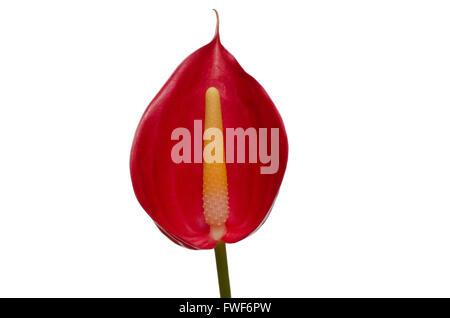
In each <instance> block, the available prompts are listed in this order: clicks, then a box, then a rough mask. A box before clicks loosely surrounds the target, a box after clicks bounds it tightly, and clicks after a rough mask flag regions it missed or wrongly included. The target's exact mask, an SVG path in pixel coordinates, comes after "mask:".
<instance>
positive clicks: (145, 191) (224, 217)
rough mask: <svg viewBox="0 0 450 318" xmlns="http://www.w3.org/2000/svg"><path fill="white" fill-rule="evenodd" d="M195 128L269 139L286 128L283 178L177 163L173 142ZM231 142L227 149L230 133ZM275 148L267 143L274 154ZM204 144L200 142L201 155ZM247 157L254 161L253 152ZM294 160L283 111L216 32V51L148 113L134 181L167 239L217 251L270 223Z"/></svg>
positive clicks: (193, 64)
mask: <svg viewBox="0 0 450 318" xmlns="http://www.w3.org/2000/svg"><path fill="white" fill-rule="evenodd" d="M208 98H209V99H210V101H209V103H210V104H209V105H210V106H208ZM217 102H218V103H219V104H218V106H217ZM208 107H210V108H209V109H208ZM217 107H218V111H219V112H220V113H221V114H220V115H221V118H220V122H219V121H218V114H217ZM205 109H206V111H205ZM208 112H212V113H213V115H208ZM214 112H216V113H215V114H214ZM194 120H197V121H198V120H202V122H203V124H204V127H203V128H204V130H206V129H207V128H208V126H209V127H216V128H219V129H221V130H222V131H223V132H225V129H226V128H238V127H241V128H243V129H244V130H246V129H247V128H250V127H253V128H255V129H256V131H258V130H259V129H260V128H267V129H268V131H269V132H270V129H271V128H278V130H279V140H278V142H279V167H278V170H277V172H276V173H273V174H262V173H261V171H260V167H262V166H265V164H263V163H261V162H260V161H258V162H257V163H249V161H248V160H247V161H246V162H245V163H236V161H234V163H222V164H220V163H207V162H201V161H200V163H199V162H197V163H195V162H194V161H192V162H191V163H186V162H181V163H175V162H174V161H173V160H172V158H171V151H172V147H173V146H174V144H175V143H176V141H173V140H171V134H172V132H173V130H174V129H176V128H178V127H185V128H187V129H188V130H189V131H190V132H191V134H192V136H194V134H195V132H194ZM220 125H222V126H223V127H217V126H220ZM201 134H203V131H202V132H201ZM223 138H224V139H225V143H226V134H225V133H224V134H223ZM247 139H248V138H247ZM200 142H202V141H200ZM247 142H248V140H247ZM271 142H272V140H271V138H270V137H269V138H267V143H268V149H269V150H270V149H271V147H270V144H271ZM196 143H198V141H196V140H193V141H192V146H193V149H194V150H195V147H196ZM207 144H208V142H207V141H205V143H204V145H203V146H204V147H206V146H207ZM197 146H198V145H197ZM200 147H201V145H200ZM235 147H236V145H235ZM224 151H225V150H224ZM246 151H247V154H246V156H247V158H248V151H249V149H248V144H247V147H246ZM234 153H235V154H236V153H237V150H236V149H234ZM193 156H194V154H193ZM287 157H288V143H287V137H286V132H285V129H284V125H283V122H282V119H281V117H280V115H279V113H278V111H277V109H276V108H275V105H274V104H273V102H272V101H271V99H270V98H269V96H268V95H267V93H266V92H265V90H264V89H263V88H262V86H261V85H259V83H258V82H257V81H256V80H255V79H254V78H253V77H251V76H250V75H249V74H247V73H246V72H245V71H244V70H243V69H242V67H241V66H240V65H239V64H238V62H237V61H236V59H235V58H234V57H233V56H232V55H231V54H230V53H229V52H228V51H227V50H226V49H225V48H224V47H223V46H222V44H221V42H220V38H219V33H218V32H216V36H215V37H214V39H213V40H212V41H211V42H210V43H209V44H207V45H206V46H204V47H202V48H200V49H199V50H197V51H195V52H194V53H193V54H191V55H190V56H189V57H188V58H187V59H185V60H184V61H183V62H182V63H181V65H180V66H179V67H178V68H177V69H176V70H175V72H174V73H173V74H172V76H171V77H170V79H169V80H168V81H167V83H166V84H165V85H164V86H163V88H162V89H161V90H160V92H159V93H158V94H157V95H156V97H155V98H154V99H153V101H152V102H151V103H150V105H149V106H148V108H147V109H146V111H145V113H144V115H143V116H142V119H141V121H140V123H139V126H138V128H137V131H136V135H135V138H134V142H133V147H132V150H131V159H130V168H131V178H132V182H133V187H134V191H135V194H136V197H137V199H138V200H139V202H140V204H141V205H142V207H143V208H144V210H145V211H146V212H147V213H148V214H149V215H150V216H151V217H152V219H153V220H154V221H155V223H156V224H157V226H158V227H159V229H160V230H161V231H162V232H163V233H164V234H165V235H167V236H168V237H169V238H170V239H171V240H173V241H174V242H175V243H177V244H180V245H182V246H185V247H188V248H194V249H209V248H214V247H215V245H216V244H217V241H218V240H221V241H223V242H226V243H233V242H237V241H239V240H242V239H243V238H245V237H247V236H248V235H250V234H251V233H252V232H254V231H255V230H256V229H257V228H258V227H259V226H260V225H261V224H262V223H263V222H264V220H265V218H266V217H267V215H268V213H269V212H270V209H271V207H272V204H273V202H274V200H275V197H276V195H277V193H278V190H279V188H280V185H281V181H282V179H283V175H284V172H285V169H286V164H287Z"/></svg>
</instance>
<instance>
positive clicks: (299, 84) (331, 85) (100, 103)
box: [0, 0, 450, 297]
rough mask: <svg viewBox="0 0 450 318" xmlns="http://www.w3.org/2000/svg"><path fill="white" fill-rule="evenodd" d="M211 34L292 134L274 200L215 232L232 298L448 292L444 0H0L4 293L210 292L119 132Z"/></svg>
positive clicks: (448, 74) (206, 262)
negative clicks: (264, 215)
mask: <svg viewBox="0 0 450 318" xmlns="http://www.w3.org/2000/svg"><path fill="white" fill-rule="evenodd" d="M212 8H216V9H218V10H219V13H220V16H221V38H222V42H223V44H224V45H225V47H227V48H228V50H229V51H230V52H231V53H233V54H234V56H235V57H236V58H237V59H238V61H239V62H240V63H241V65H242V66H243V67H244V68H245V69H246V71H247V72H249V73H250V74H252V75H253V76H254V77H255V78H256V79H257V80H258V81H259V82H260V83H261V84H262V85H263V86H264V87H265V88H266V90H267V91H268V93H269V94H270V95H271V97H272V99H273V100H274V102H275V104H276V105H277V107H278V109H279V111H280V113H281V115H282V116H283V118H284V121H285V125H286V128H287V133H288V137H289V143H290V154H289V155H290V156H289V163H288V168H287V171H286V176H285V179H284V182H283V185H282V187H281V190H280V193H279V196H278V199H277V202H276V204H275V206H274V209H273V211H272V214H271V216H270V217H269V219H268V220H267V222H266V223H265V224H264V226H263V227H262V228H261V229H260V230H259V231H258V232H257V233H256V234H254V235H252V236H251V237H249V238H247V239H246V240H244V241H241V242H239V243H237V244H233V245H229V246H228V254H229V266H230V276H231V284H232V293H233V296H236V297H253V296H255V297H266V296H267V297H278V296H284V297H294V296H295V297H316V296H324V297H331V296H334V297H349V296H359V297H369V296H375V297H379V296H383V297H391V296H404V297H408V296H447V297H448V296H450V287H449V286H450V271H449V268H450V253H449V245H450V230H449V226H450V147H449V146H450V145H449V141H450V140H449V139H450V124H449V121H450V108H449V107H450V41H449V36H450V18H449V17H450V4H449V2H448V1H291V2H288V1H285V2H281V1H271V2H266V1H261V0H259V1H176V2H175V1H160V2H159V3H157V2H154V3H153V2H149V1H98V0H96V1H56V0H55V1H48V0H46V1H2V2H1V4H0V152H1V155H0V296H41V297H47V296H59V297H68V296H75V297H79V296H83V297H91V296H102V297H109V296H118V297H119V296H120V297H122V296H123V297H128V296H130V297H131V296H133V297H141V296H142V297H147V296H153V297H159V296H164V297H172V296H175V297H216V296H218V287H217V282H216V272H215V263H214V253H213V251H211V250H209V251H191V250H187V249H183V248H181V247H179V246H177V245H175V244H173V243H171V242H170V241H169V240H168V239H166V238H165V237H164V236H163V235H162V234H161V233H160V232H159V231H158V230H157V228H156V227H155V226H154V224H153V222H152V221H151V219H150V218H149V217H148V216H147V214H146V213H145V212H144V211H143V210H142V208H141V207H140V205H139V204H138V202H137V200H136V199H135V196H134V193H133V190H132V186H131V182H130V177H129V166H128V161H129V151H130V147H131V142H132V139H133V135H134V131H135V129H136V126H137V124H138V121H139V119H140V116H141V115H142V113H143V111H144V110H145V108H146V106H147V105H148V103H149V102H150V100H151V99H152V98H153V97H154V95H155V94H156V93H157V92H158V90H159V89H160V88H161V86H162V85H163V84H164V83H165V81H166V80H167V79H168V77H169V76H170V74H171V73H172V72H173V70H174V69H175V68H176V66H177V65H178V64H179V63H180V62H181V61H182V60H183V59H184V58H185V57H186V56H187V55H188V54H190V53H191V52H193V51H194V50H196V49H197V48H199V47H200V46H202V45H204V44H206V43H207V42H209V41H210V40H211V38H212V36H213V34H214V27H215V16H214V14H213V12H212V11H211V9H212Z"/></svg>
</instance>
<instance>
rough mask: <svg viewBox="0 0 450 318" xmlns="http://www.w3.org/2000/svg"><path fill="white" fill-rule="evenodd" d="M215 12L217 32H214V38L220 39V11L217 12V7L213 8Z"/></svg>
mask: <svg viewBox="0 0 450 318" xmlns="http://www.w3.org/2000/svg"><path fill="white" fill-rule="evenodd" d="M213 11H214V13H215V14H216V33H215V34H214V40H215V39H217V40H219V41H220V35H219V12H217V10H216V9H213Z"/></svg>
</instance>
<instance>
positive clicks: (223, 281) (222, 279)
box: [214, 242, 231, 298]
mask: <svg viewBox="0 0 450 318" xmlns="http://www.w3.org/2000/svg"><path fill="white" fill-rule="evenodd" d="M214 253H215V254H216V265H217V277H218V279H219V290H220V297H221V298H231V289H230V277H229V276H228V262H227V249H226V247H225V243H224V242H219V243H217V245H216V247H215V248H214Z"/></svg>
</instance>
